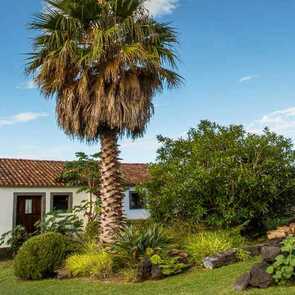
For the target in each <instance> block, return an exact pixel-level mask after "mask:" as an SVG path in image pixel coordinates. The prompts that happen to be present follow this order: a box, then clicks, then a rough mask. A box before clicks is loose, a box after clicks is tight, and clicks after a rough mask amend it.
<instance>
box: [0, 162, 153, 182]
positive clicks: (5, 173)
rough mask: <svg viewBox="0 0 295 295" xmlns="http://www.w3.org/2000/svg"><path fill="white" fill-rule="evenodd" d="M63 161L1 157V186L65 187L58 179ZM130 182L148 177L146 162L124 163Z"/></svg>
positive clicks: (124, 175) (125, 176)
mask: <svg viewBox="0 0 295 295" xmlns="http://www.w3.org/2000/svg"><path fill="white" fill-rule="evenodd" d="M64 163H65V162H62V161H45V160H44V161H43V160H21V159H0V187H63V186H64V185H63V184H62V183H60V182H58V181H57V180H56V179H57V177H58V176H59V175H60V173H61V172H62V171H63V168H64ZM121 167H122V174H123V178H124V180H125V181H126V182H127V183H128V184H130V185H131V184H139V183H142V182H144V181H145V180H146V179H147V178H148V169H147V165H146V164H122V166H121Z"/></svg>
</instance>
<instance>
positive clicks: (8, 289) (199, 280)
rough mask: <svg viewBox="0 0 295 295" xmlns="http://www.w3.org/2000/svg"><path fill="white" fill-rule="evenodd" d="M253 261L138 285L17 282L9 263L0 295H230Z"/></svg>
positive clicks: (0, 279)
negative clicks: (236, 281)
mask: <svg viewBox="0 0 295 295" xmlns="http://www.w3.org/2000/svg"><path fill="white" fill-rule="evenodd" d="M254 262H255V260H251V261H248V262H243V263H238V264H235V265H231V266H227V267H223V268H220V269H217V270H213V271H205V270H197V269H196V270H192V271H191V272H188V273H185V274H182V275H179V276H175V277H171V278H168V279H166V280H162V281H154V282H152V281H150V282H145V283H142V284H127V283H126V284H122V283H107V282H106V283H104V282H94V281H89V280H64V281H59V280H44V281H34V282H24V281H19V280H17V279H16V278H15V276H14V273H13V263H12V262H11V261H8V262H0V294H1V295H43V294H46V295H63V294H64V295H71V294H75V295H80V294H81V295H82V294H89V295H92V294H97V295H98V294H99V295H112V294H114V295H115V294H116V295H117V294H120V295H129V294H135V295H137V294H142V295H154V294H157V295H174V294H175V295H190V294H194V295H195V294H197V295H211V294H212V295H231V294H240V293H236V292H234V291H233V287H232V286H233V283H234V281H235V279H236V278H237V277H238V276H239V275H240V274H242V273H243V272H245V271H247V270H249V269H250V267H251V265H252V264H253V263H254ZM245 294H246V295H254V294H257V295H263V294H265V295H266V294H267V295H272V294H275V295H288V294H290V295H291V294H295V286H294V287H274V288H269V289H266V290H257V289H253V290H249V291H247V292H245Z"/></svg>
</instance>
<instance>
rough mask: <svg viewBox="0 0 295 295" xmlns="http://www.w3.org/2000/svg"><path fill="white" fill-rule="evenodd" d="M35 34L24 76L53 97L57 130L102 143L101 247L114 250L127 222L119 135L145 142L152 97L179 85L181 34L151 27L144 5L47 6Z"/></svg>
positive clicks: (64, 0)
mask: <svg viewBox="0 0 295 295" xmlns="http://www.w3.org/2000/svg"><path fill="white" fill-rule="evenodd" d="M45 2H46V4H47V9H45V10H43V11H42V12H41V13H39V15H37V16H36V17H35V19H34V20H33V22H32V24H31V28H32V29H33V30H36V31H38V32H39V35H38V36H36V37H35V38H34V44H33V52H32V53H31V55H30V57H29V61H28V64H27V72H28V73H30V74H34V79H35V82H36V83H37V85H38V86H39V87H40V89H41V91H42V93H43V94H44V95H45V96H46V97H52V96H54V97H55V98H56V113H57V121H58V124H59V126H60V127H61V128H62V129H63V130H64V131H65V133H66V134H68V135H70V136H71V137H74V138H79V139H81V140H86V141H87V142H96V141H98V140H100V142H101V200H102V218H101V241H102V242H104V243H113V242H114V241H115V237H116V233H117V232H118V230H119V229H120V226H121V222H122V218H123V217H122V215H123V214H122V186H121V184H120V172H119V171H120V169H119V160H118V155H119V150H118V144H117V140H118V136H123V135H127V136H131V137H132V138H136V137H138V136H142V135H143V133H144V131H145V128H146V125H147V123H148V122H149V120H150V118H151V116H152V114H153V103H152V98H153V96H154V95H155V93H156V92H157V91H159V90H162V89H163V88H164V87H165V86H168V87H175V86H177V85H178V84H179V82H180V80H181V79H180V76H179V75H177V74H176V73H175V72H174V71H173V68H175V61H176V55H175V53H174V49H173V47H174V45H175V43H176V41H177V40H176V35H175V32H174V30H173V29H172V28H171V27H170V26H168V25H167V24H163V23H159V22H157V21H155V20H153V19H152V18H151V17H150V15H149V14H148V13H147V11H146V10H145V9H144V8H143V4H144V2H145V0H45Z"/></svg>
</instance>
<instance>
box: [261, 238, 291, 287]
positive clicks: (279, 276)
mask: <svg viewBox="0 0 295 295" xmlns="http://www.w3.org/2000/svg"><path fill="white" fill-rule="evenodd" d="M281 252H282V254H281V255H279V256H277V258H276V260H275V262H274V263H273V264H272V265H271V266H269V267H268V268H267V272H268V273H269V274H271V275H272V276H273V278H274V280H275V282H276V283H278V284H285V283H287V282H288V281H290V280H291V279H292V278H294V273H295V237H289V238H287V239H285V240H284V241H283V242H282V247H281Z"/></svg>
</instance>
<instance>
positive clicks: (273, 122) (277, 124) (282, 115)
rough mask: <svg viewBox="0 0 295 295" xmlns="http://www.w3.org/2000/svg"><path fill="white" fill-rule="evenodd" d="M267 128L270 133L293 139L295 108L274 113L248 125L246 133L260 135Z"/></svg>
mask: <svg viewBox="0 0 295 295" xmlns="http://www.w3.org/2000/svg"><path fill="white" fill-rule="evenodd" d="M265 127H268V128H269V129H270V130H271V131H274V132H276V133H279V134H282V135H285V136H287V137H292V138H293V139H295V107H290V108H287V109H284V110H279V111H275V112H272V113H269V114H266V115H264V116H263V117H262V118H260V119H258V120H255V121H254V122H253V123H251V124H249V125H248V127H247V131H249V132H254V133H261V132H262V130H263V129H264V128H265Z"/></svg>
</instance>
